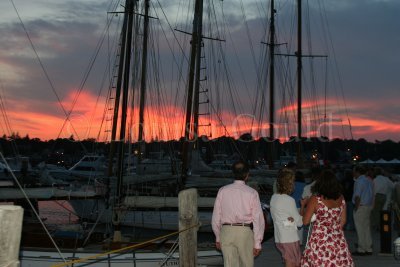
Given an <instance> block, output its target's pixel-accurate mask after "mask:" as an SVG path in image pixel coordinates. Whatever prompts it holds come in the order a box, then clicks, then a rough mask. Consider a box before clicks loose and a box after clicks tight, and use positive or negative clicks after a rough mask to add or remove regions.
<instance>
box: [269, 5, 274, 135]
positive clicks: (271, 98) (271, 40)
mask: <svg viewBox="0 0 400 267" xmlns="http://www.w3.org/2000/svg"><path fill="white" fill-rule="evenodd" d="M274 16H275V8H274V0H271V23H270V36H269V46H270V48H269V65H270V75H269V138H270V139H271V141H273V140H274V139H275V136H274V123H275V121H274V119H275V99H274V91H275V17H274Z"/></svg>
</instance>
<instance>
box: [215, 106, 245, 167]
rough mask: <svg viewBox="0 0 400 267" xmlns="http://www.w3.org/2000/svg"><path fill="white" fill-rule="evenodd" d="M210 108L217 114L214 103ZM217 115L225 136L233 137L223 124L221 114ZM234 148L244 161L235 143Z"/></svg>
mask: <svg viewBox="0 0 400 267" xmlns="http://www.w3.org/2000/svg"><path fill="white" fill-rule="evenodd" d="M210 106H211V109H212V110H213V111H214V112H215V107H214V105H213V104H212V103H210ZM215 114H216V117H217V119H218V121H219V123H220V124H221V126H222V128H224V130H225V135H227V136H231V134H230V133H229V131H228V129H227V128H226V126H225V124H224V123H223V122H222V118H221V116H220V115H219V114H217V113H215ZM233 147H234V148H235V149H236V151H237V152H238V154H239V155H240V157H241V158H242V159H243V158H244V157H243V155H242V153H241V151H240V149H239V147H238V146H237V144H236V143H235V142H233Z"/></svg>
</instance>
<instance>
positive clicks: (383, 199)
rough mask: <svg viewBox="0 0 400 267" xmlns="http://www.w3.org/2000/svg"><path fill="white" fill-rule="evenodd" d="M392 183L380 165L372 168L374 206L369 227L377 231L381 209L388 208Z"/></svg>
mask: <svg viewBox="0 0 400 267" xmlns="http://www.w3.org/2000/svg"><path fill="white" fill-rule="evenodd" d="M393 188H394V184H393V182H392V181H391V180H390V179H389V178H388V177H386V176H384V175H383V170H382V168H380V167H376V168H374V194H375V195H374V208H373V209H372V212H371V228H372V229H373V230H375V231H379V225H380V217H381V211H382V210H388V208H389V204H390V200H391V199H392V192H393Z"/></svg>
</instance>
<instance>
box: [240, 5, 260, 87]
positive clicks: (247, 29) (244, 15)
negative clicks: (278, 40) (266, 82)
mask: <svg viewBox="0 0 400 267" xmlns="http://www.w3.org/2000/svg"><path fill="white" fill-rule="evenodd" d="M240 9H241V11H242V17H243V21H244V25H245V28H246V34H247V39H248V41H249V45H250V52H251V56H252V59H253V64H254V67H255V68H257V64H256V56H255V54H254V47H253V43H252V42H251V36H250V29H249V24H248V23H247V18H246V13H245V10H244V6H243V0H240ZM257 80H259V77H258V75H257Z"/></svg>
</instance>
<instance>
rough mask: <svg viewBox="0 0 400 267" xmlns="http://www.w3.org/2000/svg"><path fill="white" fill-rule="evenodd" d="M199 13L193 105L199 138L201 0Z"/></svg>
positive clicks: (195, 129)
mask: <svg viewBox="0 0 400 267" xmlns="http://www.w3.org/2000/svg"><path fill="white" fill-rule="evenodd" d="M199 2H201V3H200V6H199V13H198V16H199V17H198V20H199V21H198V27H197V31H198V36H197V55H196V79H195V83H194V101H193V102H194V103H193V134H194V137H195V138H197V137H198V136H199V97H200V74H201V73H200V72H201V46H202V42H203V36H202V34H203V0H199Z"/></svg>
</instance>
